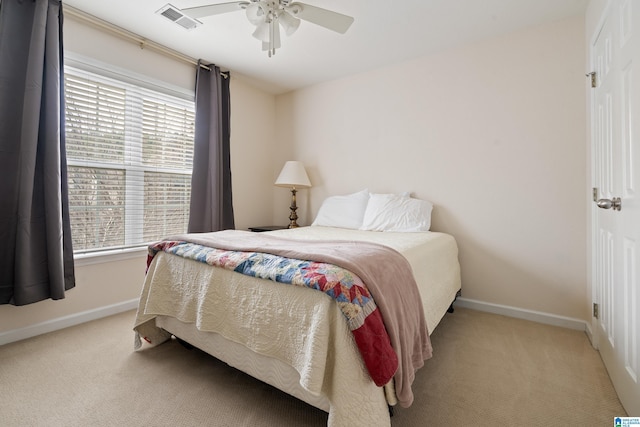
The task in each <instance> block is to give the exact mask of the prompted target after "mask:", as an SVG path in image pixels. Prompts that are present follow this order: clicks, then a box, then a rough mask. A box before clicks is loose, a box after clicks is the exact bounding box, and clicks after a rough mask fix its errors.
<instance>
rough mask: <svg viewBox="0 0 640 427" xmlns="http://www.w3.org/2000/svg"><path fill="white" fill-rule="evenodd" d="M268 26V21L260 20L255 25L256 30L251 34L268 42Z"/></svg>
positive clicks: (269, 25)
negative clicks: (260, 21)
mask: <svg viewBox="0 0 640 427" xmlns="http://www.w3.org/2000/svg"><path fill="white" fill-rule="evenodd" d="M270 27H271V24H269V23H268V22H262V23H260V24H258V26H256V30H255V31H254V32H253V34H251V35H252V36H253V37H255V38H257V39H258V40H261V41H263V42H269V35H270Z"/></svg>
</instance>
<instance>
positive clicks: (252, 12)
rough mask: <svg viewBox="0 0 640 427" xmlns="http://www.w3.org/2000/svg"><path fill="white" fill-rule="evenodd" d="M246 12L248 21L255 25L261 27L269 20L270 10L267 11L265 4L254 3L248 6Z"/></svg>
mask: <svg viewBox="0 0 640 427" xmlns="http://www.w3.org/2000/svg"><path fill="white" fill-rule="evenodd" d="M245 11H246V14H247V19H248V20H249V22H251V23H252V24H253V25H260V24H261V23H263V22H265V21H266V20H267V13H268V10H265V5H264V4H263V2H252V3H250V4H248V5H247V7H246V9H245Z"/></svg>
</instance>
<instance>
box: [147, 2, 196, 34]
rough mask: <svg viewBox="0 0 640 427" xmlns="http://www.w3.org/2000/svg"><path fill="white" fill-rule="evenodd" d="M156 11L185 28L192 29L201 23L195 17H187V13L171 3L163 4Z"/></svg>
mask: <svg viewBox="0 0 640 427" xmlns="http://www.w3.org/2000/svg"><path fill="white" fill-rule="evenodd" d="M156 13H158V14H160V15H162V16H164V17H165V18H167V19H168V20H170V21H171V22H175V23H176V24H178V25H180V26H181V27H182V28H185V29H187V30H193V29H194V28H196V27H197V26H198V25H200V24H201V22H200V21H198V20H197V19H193V18H190V17H188V16H187V15H185V14H184V13H182V12H181V11H180V9H178V8H177V7H175V6H173V5H171V4H167V5H165V6H163V7H162V8H161V9H159V10H158V11H157V12H156Z"/></svg>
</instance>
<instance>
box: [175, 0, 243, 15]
mask: <svg viewBox="0 0 640 427" xmlns="http://www.w3.org/2000/svg"><path fill="white" fill-rule="evenodd" d="M244 4H247V1H234V2H231V3H218V4H209V5H206V6H196V7H186V8H184V9H181V11H182V12H183V13H184V14H185V15H187V16H189V17H190V18H194V19H198V18H203V17H205V16H212V15H220V14H222V13H228V12H235V11H236V10H240V9H242V6H243V5H244Z"/></svg>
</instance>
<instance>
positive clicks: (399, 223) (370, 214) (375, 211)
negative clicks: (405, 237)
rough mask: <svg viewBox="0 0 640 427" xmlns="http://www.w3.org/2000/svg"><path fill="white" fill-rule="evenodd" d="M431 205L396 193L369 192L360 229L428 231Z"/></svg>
mask: <svg viewBox="0 0 640 427" xmlns="http://www.w3.org/2000/svg"><path fill="white" fill-rule="evenodd" d="M432 210H433V205H432V204H431V203H429V202H427V201H426V200H419V199H412V198H409V197H403V196H401V195H396V194H371V195H370V197H369V203H368V204H367V209H366V210H365V213H364V219H363V220H362V227H360V230H369V231H405V232H410V231H429V228H430V227H431V211H432Z"/></svg>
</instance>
